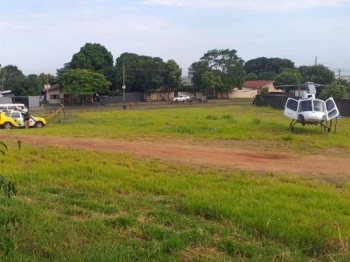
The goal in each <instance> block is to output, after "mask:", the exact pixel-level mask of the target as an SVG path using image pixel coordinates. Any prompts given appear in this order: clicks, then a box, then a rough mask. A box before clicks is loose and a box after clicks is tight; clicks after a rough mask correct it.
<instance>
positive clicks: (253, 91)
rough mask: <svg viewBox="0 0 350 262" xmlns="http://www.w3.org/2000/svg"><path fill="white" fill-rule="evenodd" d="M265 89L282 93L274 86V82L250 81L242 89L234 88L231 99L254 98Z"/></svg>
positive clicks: (230, 93)
mask: <svg viewBox="0 0 350 262" xmlns="http://www.w3.org/2000/svg"><path fill="white" fill-rule="evenodd" d="M263 88H267V89H268V90H269V92H282V91H281V90H277V89H276V88H275V87H274V86H273V80H248V81H245V82H244V84H243V86H242V89H241V90H239V89H238V88H234V89H233V90H232V91H230V92H229V94H228V96H229V98H253V97H255V96H256V95H259V94H260V93H261V91H262V89H263Z"/></svg>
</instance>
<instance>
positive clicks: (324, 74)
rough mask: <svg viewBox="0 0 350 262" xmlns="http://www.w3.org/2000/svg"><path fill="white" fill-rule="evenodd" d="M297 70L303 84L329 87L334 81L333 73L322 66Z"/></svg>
mask: <svg viewBox="0 0 350 262" xmlns="http://www.w3.org/2000/svg"><path fill="white" fill-rule="evenodd" d="M298 70H299V72H300V74H301V77H302V81H303V82H313V83H315V84H321V85H329V84H332V83H333V82H334V80H335V74H334V72H333V71H332V70H330V69H328V68H327V67H325V66H323V65H315V66H300V67H299V68H298Z"/></svg>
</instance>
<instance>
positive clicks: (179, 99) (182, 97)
mask: <svg viewBox="0 0 350 262" xmlns="http://www.w3.org/2000/svg"><path fill="white" fill-rule="evenodd" d="M188 100H190V97H189V96H188V95H179V96H178V97H174V98H173V102H175V103H177V102H185V101H188Z"/></svg>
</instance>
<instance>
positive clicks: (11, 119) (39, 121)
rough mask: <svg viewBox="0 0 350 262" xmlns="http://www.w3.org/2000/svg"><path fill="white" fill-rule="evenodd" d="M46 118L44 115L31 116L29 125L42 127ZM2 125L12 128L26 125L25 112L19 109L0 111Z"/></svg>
mask: <svg viewBox="0 0 350 262" xmlns="http://www.w3.org/2000/svg"><path fill="white" fill-rule="evenodd" d="M45 125H46V120H45V119H44V118H42V117H36V116H32V115H31V116H30V120H29V127H36V128H42V127H44V126H45ZM0 127H2V128H4V129H11V128H12V127H25V123H24V113H23V112H20V111H17V110H10V111H4V112H1V113H0Z"/></svg>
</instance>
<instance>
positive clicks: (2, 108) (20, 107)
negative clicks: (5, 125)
mask: <svg viewBox="0 0 350 262" xmlns="http://www.w3.org/2000/svg"><path fill="white" fill-rule="evenodd" d="M7 110H18V111H21V112H24V113H25V112H28V108H27V107H26V106H25V104H0V112H2V111H7Z"/></svg>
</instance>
